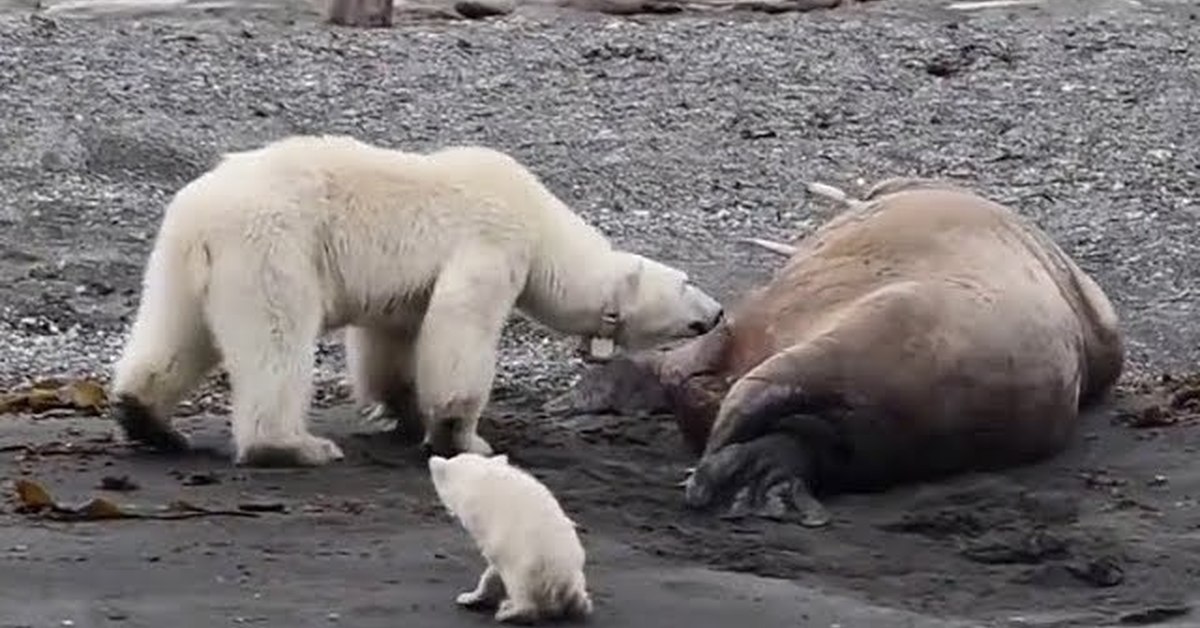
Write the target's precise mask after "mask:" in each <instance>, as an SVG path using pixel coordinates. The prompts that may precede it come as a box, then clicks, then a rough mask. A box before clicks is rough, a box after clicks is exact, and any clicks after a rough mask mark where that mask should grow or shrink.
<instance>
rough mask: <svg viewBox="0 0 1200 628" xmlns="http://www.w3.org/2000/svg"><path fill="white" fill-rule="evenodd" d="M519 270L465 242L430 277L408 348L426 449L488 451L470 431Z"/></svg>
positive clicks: (450, 453)
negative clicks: (413, 362)
mask: <svg viewBox="0 0 1200 628" xmlns="http://www.w3.org/2000/svg"><path fill="white" fill-rule="evenodd" d="M524 272H525V269H524V268H514V264H513V262H512V260H511V258H510V256H508V255H506V254H505V253H503V252H501V251H497V250H495V249H490V248H487V247H484V246H473V245H467V246H465V247H463V251H462V252H461V253H460V254H457V255H454V256H452V257H451V259H450V260H448V262H447V263H446V264H445V265H444V266H443V268H442V271H441V273H440V274H439V275H438V278H437V281H436V283H435V285H434V288H433V293H432V295H431V296H430V299H429V307H428V309H427V310H426V313H425V318H424V320H423V321H422V323H421V331H420V333H419V334H418V336H417V346H416V365H417V378H416V383H417V401H418V405H419V407H420V408H421V415H422V417H423V419H424V421H425V440H424V442H423V443H422V445H423V448H424V449H426V450H427V451H431V452H432V453H434V454H437V455H441V456H453V455H456V454H458V453H462V452H464V451H465V452H471V453H478V454H481V455H488V454H491V453H492V448H491V446H490V445H489V444H488V443H487V441H485V440H483V439H482V438H480V436H479V435H478V434H476V432H475V428H476V426H477V425H478V423H479V415H480V414H481V413H482V411H483V408H484V406H485V405H487V401H488V396H489V395H490V393H491V387H492V380H493V379H494V377H495V373H496V359H497V350H498V348H499V344H500V332H501V331H502V329H503V327H504V322H505V320H506V319H507V317H508V315H509V313H510V312H511V311H512V309H513V306H514V304H515V303H516V300H517V295H518V294H519V292H520V290H521V285H520V284H519V282H518V277H523V276H524Z"/></svg>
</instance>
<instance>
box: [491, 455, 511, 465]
mask: <svg viewBox="0 0 1200 628" xmlns="http://www.w3.org/2000/svg"><path fill="white" fill-rule="evenodd" d="M491 460H492V462H494V463H496V464H508V454H496V455H495V456H492V458H491Z"/></svg>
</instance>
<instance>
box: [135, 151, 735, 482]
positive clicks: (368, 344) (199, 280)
mask: <svg viewBox="0 0 1200 628" xmlns="http://www.w3.org/2000/svg"><path fill="white" fill-rule="evenodd" d="M514 307H515V308H517V309H519V310H520V311H522V312H524V313H525V314H527V315H528V316H530V317H531V318H533V319H535V320H537V321H539V322H541V323H542V324H545V325H546V326H548V327H550V328H552V329H554V330H557V331H559V332H562V333H565V334H572V335H578V336H583V337H592V338H596V337H607V338H608V339H610V340H611V341H612V342H613V343H615V344H616V345H618V346H623V347H627V348H636V347H644V346H647V345H649V344H653V343H657V342H662V341H666V340H669V339H672V338H681V337H690V336H695V335H698V334H701V333H704V332H706V331H708V330H709V329H711V328H712V327H713V326H714V325H715V324H716V323H717V322H718V320H719V319H720V318H721V315H722V312H721V306H720V305H719V304H718V303H717V302H716V301H715V300H714V299H713V298H712V297H710V296H708V295H707V294H706V293H704V292H703V291H702V290H700V289H699V288H697V287H696V286H694V285H692V284H691V282H690V281H689V279H688V276H687V275H686V274H685V273H683V272H682V271H680V270H677V269H675V268H672V267H669V266H666V265H663V264H660V263H658V262H655V261H653V260H650V259H647V258H645V257H642V256H639V255H635V254H633V253H629V252H624V251H619V250H615V249H614V248H613V247H612V245H611V244H610V242H609V241H608V240H607V239H606V238H605V237H604V236H603V235H601V234H600V233H599V232H598V231H597V230H596V229H594V228H593V227H591V226H590V225H588V224H587V223H586V222H584V221H583V220H582V219H581V218H580V217H579V216H578V215H576V214H575V213H573V212H572V211H571V210H570V209H569V208H568V207H567V206H566V205H565V204H563V203H562V202H561V201H560V200H559V199H558V198H556V197H555V196H554V195H553V194H552V193H551V192H550V191H549V190H548V189H547V188H546V187H545V186H544V185H543V184H542V183H541V182H540V181H539V180H538V178H537V177H536V176H535V175H534V174H533V173H532V172H530V171H529V170H527V169H526V168H525V167H523V166H522V165H521V164H519V163H518V162H517V161H516V160H514V159H512V158H511V157H509V156H507V155H505V154H503V153H501V152H498V151H494V150H490V149H487V148H483V147H477V146H460V147H452V148H446V149H443V150H440V151H436V152H433V153H428V154H417V153H409V152H402V151H399V150H392V149H388V148H383V147H379V146H374V145H370V144H367V143H364V142H361V141H359V140H356V139H353V138H350V137H346V136H293V137H289V138H285V139H282V140H279V141H276V142H273V143H271V144H268V145H266V146H264V147H261V148H259V149H256V150H249V151H245V152H238V153H229V154H226V155H225V156H224V157H223V158H222V160H221V161H220V163H219V164H217V165H216V166H215V167H214V168H213V169H212V170H210V171H209V172H207V173H205V174H204V175H202V176H200V177H199V178H197V179H195V180H194V181H192V182H191V183H189V184H188V185H187V186H185V187H184V188H183V189H181V190H180V191H179V192H178V193H177V194H176V195H175V197H174V199H173V200H172V201H171V203H170V205H169V206H168V207H167V209H166V211H165V213H164V216H163V219H162V224H161V226H160V229H159V232H158V235H157V237H156V240H155V244H154V249H153V251H152V252H151V254H150V257H149V260H148V263H147V267H146V272H145V278H144V281H143V290H142V295H141V303H140V305H139V309H138V312H137V317H136V319H135V321H134V323H133V326H132V329H131V334H130V338H129V341H128V344H127V345H126V346H125V348H124V351H123V354H122V356H121V358H120V359H119V360H118V362H117V364H116V365H115V374H114V378H113V385H112V388H113V390H112V393H113V397H114V399H115V403H114V410H113V416H114V418H115V419H116V420H117V421H118V422H119V423H120V424H121V426H122V427H123V429H124V431H125V434H126V436H127V437H128V438H129V439H130V440H134V441H140V442H143V443H146V444H149V445H151V446H153V447H157V448H159V449H166V450H180V449H185V448H186V447H187V446H188V441H187V439H186V438H185V437H184V436H183V435H182V434H180V433H179V432H178V431H176V430H175V429H174V428H173V427H171V425H170V421H169V416H170V413H171V412H172V410H173V409H174V407H175V405H176V404H177V403H178V401H179V400H180V399H181V398H182V397H183V396H184V395H185V394H187V393H188V392H189V391H190V390H191V389H192V388H194V386H195V385H196V384H197V383H198V381H199V379H200V378H201V377H203V376H204V375H205V374H206V373H208V372H209V371H210V370H211V369H212V368H214V367H215V366H216V365H217V364H218V362H223V364H224V366H225V368H226V370H227V371H228V373H229V376H230V383H231V388H232V406H233V407H232V424H233V441H234V449H235V455H234V458H235V462H236V463H237V464H240V465H247V466H317V465H322V464H325V463H328V462H330V461H333V460H337V459H340V458H341V457H342V452H341V450H340V448H339V447H338V446H337V444H335V443H334V442H333V441H331V440H329V439H326V438H322V437H319V436H316V435H314V434H312V433H311V432H310V431H309V430H308V428H307V425H306V423H307V421H306V414H307V411H308V407H309V403H310V396H311V387H312V382H311V378H312V369H313V361H314V345H315V343H316V340H317V338H318V337H319V336H320V335H322V334H324V333H326V332H328V331H332V330H334V329H338V328H343V327H351V328H352V329H350V330H348V331H350V332H351V339H350V343H349V344H350V345H351V346H350V349H351V351H350V352H349V353H350V356H349V357H350V360H351V362H352V364H351V367H350V368H351V370H352V374H353V376H352V379H353V380H354V383H355V389H356V394H357V395H358V397H359V399H360V401H362V402H364V403H370V402H388V401H391V400H392V399H391V398H394V397H396V396H397V395H395V394H393V393H395V392H396V391H400V390H404V389H409V388H411V389H412V390H414V392H415V395H414V396H415V400H414V402H415V405H416V406H417V409H418V410H419V412H420V418H421V420H422V422H423V427H424V432H425V440H424V446H426V447H427V448H428V449H431V450H432V451H433V452H434V453H437V454H440V455H453V454H454V453H458V452H461V451H472V452H476V453H485V454H486V453H490V450H491V448H490V446H489V445H488V444H487V443H486V442H484V441H483V439H481V438H480V437H479V436H478V435H477V434H476V432H475V428H476V424H477V422H478V418H479V415H480V413H481V412H482V410H483V408H484V406H485V405H486V403H487V400H488V396H489V392H490V389H491V384H492V380H493V377H494V373H495V363H496V351H497V345H498V342H499V337H500V333H501V329H502V327H503V325H504V322H505V320H506V319H507V317H508V316H509V314H510V312H511V311H512V310H513V309H514Z"/></svg>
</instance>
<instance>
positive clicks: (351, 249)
mask: <svg viewBox="0 0 1200 628" xmlns="http://www.w3.org/2000/svg"><path fill="white" fill-rule="evenodd" d="M159 237H160V238H164V239H174V240H177V241H178V243H179V244H181V245H183V246H184V248H195V245H197V244H199V245H201V246H202V247H203V248H204V249H205V251H206V254H207V255H239V256H243V255H244V256H249V257H248V258H247V263H248V264H249V266H248V267H249V268H252V267H253V259H252V256H253V254H254V253H255V252H256V251H257V252H266V251H274V252H275V253H274V254H276V255H290V256H291V263H293V264H294V265H301V266H303V265H305V264H310V265H311V266H310V269H311V270H313V271H316V276H319V277H320V278H321V282H322V286H321V292H322V294H323V295H324V298H325V299H326V301H327V309H338V310H343V311H345V313H346V314H345V316H347V317H349V318H355V317H358V316H360V315H361V314H367V315H370V312H363V311H362V310H369V309H371V307H373V304H376V303H390V304H391V305H392V306H394V305H395V303H396V300H397V298H400V299H401V300H403V298H404V297H405V296H417V295H420V294H421V293H424V292H427V291H428V290H429V288H430V286H431V285H432V283H433V281H434V280H435V279H436V278H437V276H438V274H439V272H440V271H441V269H442V267H443V266H444V265H445V264H446V263H448V262H449V261H450V260H452V259H454V258H455V256H458V255H472V254H478V252H480V251H487V252H489V253H491V254H500V255H501V256H502V257H503V259H504V260H505V261H504V263H505V264H507V265H508V269H509V270H510V271H511V272H512V273H514V274H515V275H516V276H519V277H522V279H521V281H524V276H525V275H527V274H528V273H529V272H530V270H531V267H536V266H537V265H538V264H545V263H546V260H548V259H552V258H567V257H571V258H572V259H577V256H578V255H581V254H582V255H587V254H588V252H589V250H595V251H600V250H603V251H608V250H610V245H609V244H608V241H607V239H606V238H604V237H603V236H602V235H601V234H600V233H599V232H598V231H597V230H595V229H594V228H593V227H591V226H590V225H588V224H586V223H585V222H584V221H583V220H582V219H581V218H579V217H578V216H577V215H576V214H575V213H574V212H572V211H571V210H570V209H569V208H568V207H567V206H566V205H565V204H563V203H562V202H561V201H559V200H558V199H557V198H556V197H555V196H554V195H553V194H552V193H551V192H550V191H549V190H548V189H546V187H545V186H544V185H543V184H542V183H541V182H540V181H539V179H538V178H537V177H536V176H535V175H534V174H533V173H532V172H530V171H529V170H528V169H527V168H525V167H524V166H522V165H521V164H520V163H518V162H517V161H516V160H515V159H513V158H511V157H509V156H508V155H506V154H504V153H502V152H499V151H496V150H492V149H489V148H484V147H479V146H458V147H451V148H445V149H441V150H438V151H435V152H432V153H428V154H421V153H413V152H405V151H399V150H392V149H387V148H383V147H379V146H374V145H371V144H367V143H365V142H362V141H360V140H357V139H354V138H351V137H346V136H294V137H289V138H286V139H283V140H279V141H277V142H273V143H271V144H268V145H266V146H264V147H262V148H258V149H254V150H248V151H243V152H234V153H227V154H225V155H224V156H223V157H222V158H221V160H220V161H219V163H218V164H217V165H216V166H215V167H214V168H213V169H212V170H210V171H208V172H207V173H205V174H204V175H202V176H201V177H199V178H197V179H196V180H194V181H192V182H191V183H189V184H188V185H187V186H185V187H184V188H183V189H182V190H180V191H179V192H178V193H177V194H176V197H175V199H174V200H173V201H172V203H171V205H170V206H169V207H168V209H167V212H166V215H165V216H164V221H163V228H162V230H161V233H160V236H159Z"/></svg>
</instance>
